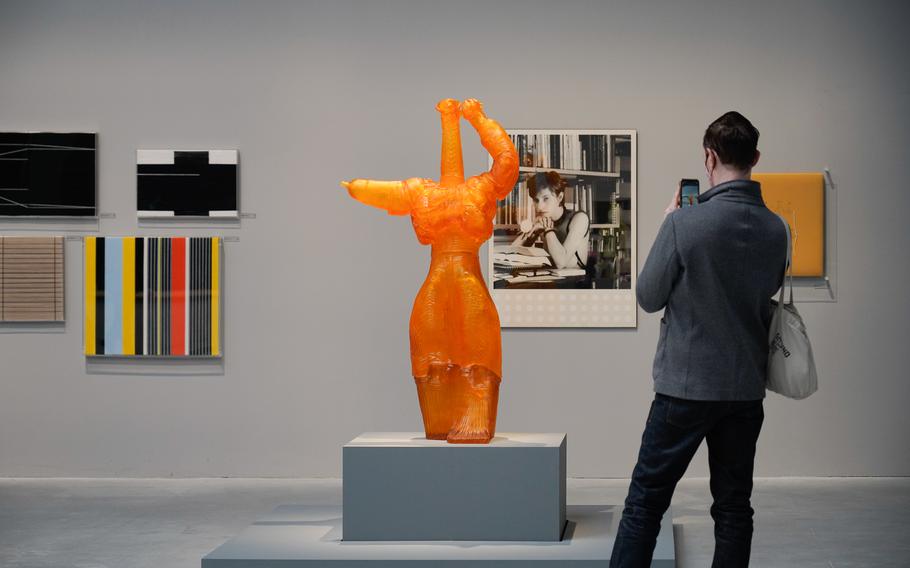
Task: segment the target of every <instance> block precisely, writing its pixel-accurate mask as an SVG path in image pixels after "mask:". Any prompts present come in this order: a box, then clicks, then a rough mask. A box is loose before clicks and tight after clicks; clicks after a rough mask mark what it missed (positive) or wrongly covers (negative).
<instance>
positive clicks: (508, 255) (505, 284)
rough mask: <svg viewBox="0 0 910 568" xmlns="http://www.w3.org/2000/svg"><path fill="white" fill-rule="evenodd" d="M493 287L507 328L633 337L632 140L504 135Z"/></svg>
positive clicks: (557, 133) (547, 133) (586, 133)
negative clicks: (507, 169)
mask: <svg viewBox="0 0 910 568" xmlns="http://www.w3.org/2000/svg"><path fill="white" fill-rule="evenodd" d="M508 133H509V136H510V137H511V139H512V142H513V143H514V144H515V148H516V150H518V158H519V168H518V169H519V177H518V182H517V183H516V184H515V187H514V188H513V189H512V192H511V193H510V194H509V195H507V196H506V198H505V199H503V200H501V201H500V202H499V203H498V206H497V209H496V217H495V219H494V222H493V238H492V239H491V240H490V242H489V265H488V269H489V270H488V275H489V286H490V288H491V295H492V296H493V300H494V302H495V303H496V307H497V309H498V310H499V317H500V322H501V323H502V325H503V327H635V325H636V308H635V292H634V290H635V276H636V263H635V258H636V242H635V232H636V224H635V219H636V213H635V195H636V161H637V156H636V132H635V131H634V130H508Z"/></svg>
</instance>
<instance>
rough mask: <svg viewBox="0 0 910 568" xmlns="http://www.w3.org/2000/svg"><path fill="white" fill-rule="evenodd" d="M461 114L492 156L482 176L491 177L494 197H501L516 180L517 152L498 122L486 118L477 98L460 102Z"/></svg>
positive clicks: (510, 189) (507, 192)
mask: <svg viewBox="0 0 910 568" xmlns="http://www.w3.org/2000/svg"><path fill="white" fill-rule="evenodd" d="M461 115H462V116H463V117H465V119H466V120H467V121H468V122H470V123H471V126H473V127H474V130H476V131H477V134H479V135H480V143H481V144H483V147H484V148H486V149H487V152H489V153H490V155H491V156H493V167H492V168H490V171H489V172H487V173H486V174H484V176H489V177H490V178H491V179H492V181H493V187H494V193H495V195H496V199H503V198H504V197H505V196H507V195H508V194H509V192H510V191H512V188H513V187H515V182H516V181H518V152H517V151H516V150H515V145H514V144H512V140H510V139H509V135H508V134H506V131H505V130H503V128H502V126H500V125H499V123H498V122H496V121H495V120H493V119H491V118H487V115H486V114H484V112H483V104H481V102H480V101H478V100H477V99H468V100H466V101H464V102H463V103H461Z"/></svg>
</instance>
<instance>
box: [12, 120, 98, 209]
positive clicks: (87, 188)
mask: <svg viewBox="0 0 910 568" xmlns="http://www.w3.org/2000/svg"><path fill="white" fill-rule="evenodd" d="M97 161H98V135H97V133H94V132H49V131H46V132H0V219H30V218H34V219H60V220H63V219H77V220H78V219H93V218H96V217H97V215H98V187H97V186H98V183H97V176H98V173H97V172H98V167H97Z"/></svg>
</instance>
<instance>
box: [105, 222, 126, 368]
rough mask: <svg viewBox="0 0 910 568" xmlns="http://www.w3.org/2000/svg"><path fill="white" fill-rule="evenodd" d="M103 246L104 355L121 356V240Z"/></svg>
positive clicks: (114, 239) (106, 240)
mask: <svg viewBox="0 0 910 568" xmlns="http://www.w3.org/2000/svg"><path fill="white" fill-rule="evenodd" d="M104 244H105V247H104V353H105V354H110V355H123V239H121V238H108V239H105V243H104Z"/></svg>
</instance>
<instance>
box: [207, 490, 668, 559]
mask: <svg viewBox="0 0 910 568" xmlns="http://www.w3.org/2000/svg"><path fill="white" fill-rule="evenodd" d="M621 514H622V507H621V506H618V505H583V506H570V507H569V508H568V525H567V528H566V532H565V535H564V538H563V540H562V541H561V542H489V541H484V542H470V541H461V542H445V541H443V542H439V541H435V542H413V541H412V542H347V541H342V539H341V508H340V507H310V506H306V505H283V506H281V507H278V508H277V509H275V510H274V511H273V512H272V513H271V514H270V515H268V516H266V517H265V518H263V519H260V520H258V521H256V522H255V523H253V524H252V525H251V526H249V527H248V528H247V529H245V530H244V531H243V532H241V533H240V534H239V535H238V536H236V537H234V538H232V539H231V540H229V541H228V542H226V543H225V544H223V545H221V546H220V547H218V548H216V549H215V550H214V551H212V552H211V553H210V554H208V555H207V556H205V557H204V558H203V559H202V568H315V567H323V566H325V567H330V568H365V567H370V566H376V567H380V566H382V567H387V566H408V567H409V568H430V567H437V566H442V565H445V566H447V567H453V568H454V567H458V566H465V567H468V566H470V567H471V568H514V567H515V566H532V567H535V568H559V567H572V568H594V567H598V568H602V567H604V566H607V565H609V562H610V553H611V551H612V550H613V539H614V537H615V536H616V529H617V526H618V524H619V518H620V516H621ZM671 518H672V516H671V512H670V511H667V514H666V515H664V520H663V522H662V523H661V526H660V535H659V536H658V538H657V548H656V549H655V550H654V560H653V561H652V562H651V566H652V567H661V568H670V567H674V566H676V553H675V550H674V539H673V526H672V522H671Z"/></svg>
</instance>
